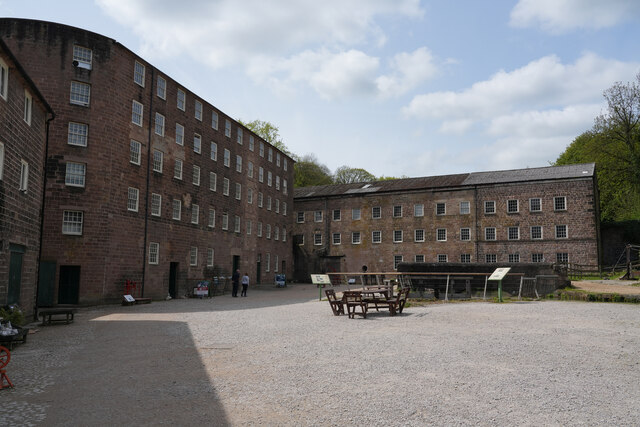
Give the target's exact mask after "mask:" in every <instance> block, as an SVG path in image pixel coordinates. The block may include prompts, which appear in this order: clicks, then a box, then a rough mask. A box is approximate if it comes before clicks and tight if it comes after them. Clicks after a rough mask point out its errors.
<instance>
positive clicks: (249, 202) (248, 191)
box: [247, 188, 253, 205]
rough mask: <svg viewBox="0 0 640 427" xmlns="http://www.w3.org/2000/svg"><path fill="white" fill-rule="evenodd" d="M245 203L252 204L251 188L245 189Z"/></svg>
mask: <svg viewBox="0 0 640 427" xmlns="http://www.w3.org/2000/svg"><path fill="white" fill-rule="evenodd" d="M247 203H248V204H250V205H252V204H253V188H247Z"/></svg>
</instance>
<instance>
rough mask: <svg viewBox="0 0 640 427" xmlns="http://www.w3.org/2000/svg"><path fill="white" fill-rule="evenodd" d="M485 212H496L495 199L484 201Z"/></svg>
mask: <svg viewBox="0 0 640 427" xmlns="http://www.w3.org/2000/svg"><path fill="white" fill-rule="evenodd" d="M484 213H485V214H494V213H496V202H495V201H493V200H487V201H485V202H484Z"/></svg>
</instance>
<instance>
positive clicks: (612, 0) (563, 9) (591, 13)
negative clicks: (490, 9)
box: [509, 0, 640, 34]
mask: <svg viewBox="0 0 640 427" xmlns="http://www.w3.org/2000/svg"><path fill="white" fill-rule="evenodd" d="M639 16H640V3H639V2H638V1H637V0H520V1H519V2H518V4H516V5H515V7H514V8H513V10H512V11H511V20H510V22H509V23H510V25H511V26H513V27H521V28H524V27H537V26H540V27H541V28H542V29H543V30H545V31H548V32H550V33H553V34H558V33H564V32H567V31H569V30H573V29H578V28H590V29H600V28H607V27H613V26H615V25H617V24H619V23H621V22H623V21H625V20H632V19H634V17H635V18H636V19H637V18H638V17H639Z"/></svg>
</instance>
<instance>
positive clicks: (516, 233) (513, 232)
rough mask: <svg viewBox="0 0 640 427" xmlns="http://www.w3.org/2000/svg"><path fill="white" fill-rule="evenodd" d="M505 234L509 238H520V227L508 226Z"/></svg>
mask: <svg viewBox="0 0 640 427" xmlns="http://www.w3.org/2000/svg"><path fill="white" fill-rule="evenodd" d="M507 236H508V238H509V240H519V239H520V227H509V228H508V229H507Z"/></svg>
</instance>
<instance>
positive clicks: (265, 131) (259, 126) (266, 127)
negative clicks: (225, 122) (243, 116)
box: [238, 120, 294, 157]
mask: <svg viewBox="0 0 640 427" xmlns="http://www.w3.org/2000/svg"><path fill="white" fill-rule="evenodd" d="M238 122H240V123H241V124H243V125H244V126H246V127H247V128H249V129H251V130H252V131H253V132H255V133H256V135H258V136H260V137H261V138H262V139H264V140H265V141H267V142H268V143H269V144H271V145H273V146H274V147H275V148H277V149H278V150H280V151H282V152H283V153H285V154H286V155H288V156H289V157H294V155H293V154H292V153H291V152H290V151H289V149H288V148H287V146H286V145H285V144H284V142H283V141H282V138H281V137H280V129H278V127H277V126H275V125H273V124H272V123H270V122H266V121H263V120H252V121H250V122H246V123H245V122H243V121H242V120H238Z"/></svg>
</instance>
